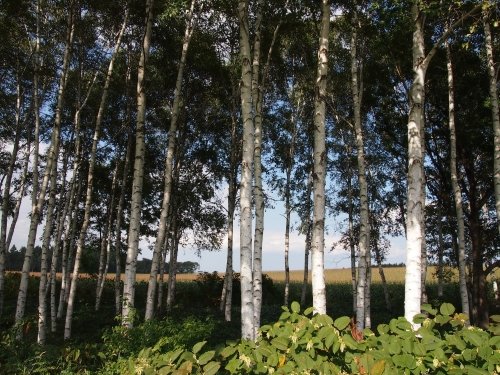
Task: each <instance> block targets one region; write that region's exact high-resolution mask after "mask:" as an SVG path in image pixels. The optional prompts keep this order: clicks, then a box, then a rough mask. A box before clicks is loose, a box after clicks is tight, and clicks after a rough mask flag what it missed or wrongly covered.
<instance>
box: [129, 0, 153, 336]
mask: <svg viewBox="0 0 500 375" xmlns="http://www.w3.org/2000/svg"><path fill="white" fill-rule="evenodd" d="M153 2H154V1H153V0H146V20H145V32H144V39H143V44H142V49H141V57H140V59H139V66H138V69H137V70H138V72H137V122H136V143H135V161H134V178H133V182H132V202H131V210H130V226H129V232H128V245H127V261H126V265H125V282H124V285H123V307H122V325H124V326H125V327H128V328H131V327H132V325H133V321H132V319H133V314H132V309H133V307H134V297H135V274H136V265H137V250H138V247H139V237H140V233H139V231H140V221H141V209H142V185H143V178H144V157H145V145H144V131H145V120H146V88H145V80H144V78H145V73H146V72H145V70H146V64H147V60H148V57H149V46H150V42H151V28H152V26H153Z"/></svg>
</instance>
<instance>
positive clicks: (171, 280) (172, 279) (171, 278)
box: [166, 220, 179, 312]
mask: <svg viewBox="0 0 500 375" xmlns="http://www.w3.org/2000/svg"><path fill="white" fill-rule="evenodd" d="M172 233H173V235H172V248H171V250H170V261H169V265H168V266H169V269H168V287H167V306H166V307H167V312H170V311H171V310H172V306H173V304H174V299H175V285H176V281H177V250H178V248H179V237H178V234H177V222H176V221H175V220H174V223H173V231H172Z"/></svg>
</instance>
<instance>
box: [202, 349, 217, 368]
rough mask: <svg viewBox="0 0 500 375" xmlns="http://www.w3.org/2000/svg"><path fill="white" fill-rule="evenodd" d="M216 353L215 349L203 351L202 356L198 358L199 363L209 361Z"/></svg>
mask: <svg viewBox="0 0 500 375" xmlns="http://www.w3.org/2000/svg"><path fill="white" fill-rule="evenodd" d="M214 355H215V351H214V350H211V351H209V352H206V353H203V354H202V355H201V356H200V358H198V363H199V364H200V365H201V366H203V365H205V364H207V363H208V361H210V360H211V359H212V358H213V357H214Z"/></svg>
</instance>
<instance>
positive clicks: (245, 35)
mask: <svg viewBox="0 0 500 375" xmlns="http://www.w3.org/2000/svg"><path fill="white" fill-rule="evenodd" d="M238 17H239V25H240V58H241V87H240V90H241V112H242V118H243V152H242V162H241V182H240V267H241V270H240V278H241V336H242V338H243V339H247V340H253V339H254V334H255V331H254V308H253V283H252V180H253V178H252V172H253V159H254V158H253V156H254V155H253V154H254V147H255V145H254V122H253V116H252V92H251V87H252V70H251V63H250V54H251V53H250V36H249V25H248V1H247V0H240V1H239V2H238Z"/></svg>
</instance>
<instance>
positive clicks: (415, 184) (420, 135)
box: [405, 2, 481, 328]
mask: <svg viewBox="0 0 500 375" xmlns="http://www.w3.org/2000/svg"><path fill="white" fill-rule="evenodd" d="M419 6H420V4H419V3H418V2H415V3H413V5H412V8H411V14H412V19H413V27H414V30H413V43H412V56H413V83H412V85H411V89H410V98H409V99H410V111H409V115H408V186H407V189H408V190H407V215H406V231H407V238H406V275H405V318H406V319H407V320H408V321H410V322H413V317H414V316H415V315H416V314H418V313H420V305H421V298H422V258H423V255H424V254H425V248H424V242H425V225H424V224H425V223H424V208H425V207H424V206H425V192H424V188H425V175H424V151H425V142H424V130H425V127H424V104H425V74H426V71H427V68H428V66H429V63H430V61H431V60H432V58H433V57H434V55H435V54H436V52H437V49H438V47H439V46H440V45H441V44H442V43H443V42H444V41H445V40H446V38H448V37H449V36H450V35H451V33H452V32H453V30H454V29H455V28H456V27H457V26H458V25H461V24H462V23H463V21H464V20H465V19H467V18H469V17H471V16H472V15H473V14H474V13H476V12H477V11H478V10H479V9H481V5H476V6H475V7H474V8H472V9H471V10H470V11H469V12H467V13H465V14H464V15H462V17H460V18H459V19H458V20H456V21H455V22H454V23H453V24H452V25H451V26H450V27H449V28H448V29H447V30H446V31H445V32H444V33H442V35H440V36H439V38H438V39H437V41H436V42H435V43H434V45H433V46H432V48H431V50H430V51H429V52H428V53H427V54H426V53H425V39H424V30H423V27H424V18H425V15H424V14H423V12H422V10H421V9H420V7H419ZM412 324H413V323H412ZM418 326H419V325H418V324H413V327H414V328H417V327H418Z"/></svg>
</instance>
